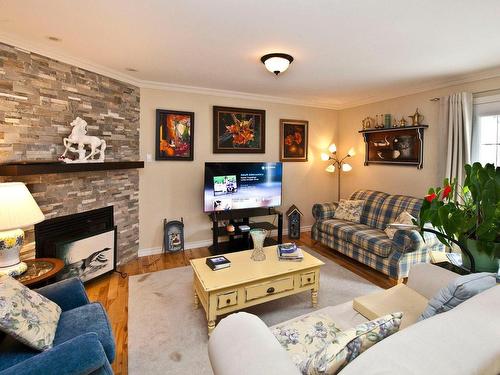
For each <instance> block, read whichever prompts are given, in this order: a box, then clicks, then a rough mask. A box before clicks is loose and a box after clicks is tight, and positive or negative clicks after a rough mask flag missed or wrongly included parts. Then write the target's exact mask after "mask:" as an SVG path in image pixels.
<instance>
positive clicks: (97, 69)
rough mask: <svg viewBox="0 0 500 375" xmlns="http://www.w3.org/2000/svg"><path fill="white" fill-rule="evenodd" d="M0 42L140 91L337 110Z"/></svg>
mask: <svg viewBox="0 0 500 375" xmlns="http://www.w3.org/2000/svg"><path fill="white" fill-rule="evenodd" d="M0 42H2V43H5V44H8V45H11V46H13V47H14V48H17V49H20V50H23V51H25V52H32V53H36V54H39V55H42V56H46V57H48V58H51V59H54V60H58V61H61V62H64V63H67V64H70V65H74V66H77V67H79V68H82V69H85V70H88V71H91V72H94V73H98V74H101V75H103V76H106V77H109V78H113V79H116V80H119V81H122V82H125V83H129V84H131V85H135V86H138V87H140V88H147V89H155V90H166V91H177V92H186V93H193V94H202V95H213V96H225V97H231V98H240V99H246V100H257V101H266V102H271V103H280V104H289V105H298V106H304V107H313V108H323V109H338V108H337V106H336V105H331V104H328V103H320V102H314V101H305V100H300V99H292V98H287V97H279V96H271V95H261V94H253V93H248V92H242V91H232V90H221V89H212V88H208V87H197V86H188V85H179V84H173V83H167V82H157V81H148V80H141V79H138V78H135V77H132V76H131V75H129V74H126V73H122V72H120V71H118V70H116V69H111V68H108V67H105V66H103V65H100V64H96V63H94V62H92V61H90V60H86V59H82V58H79V57H74V56H71V55H68V54H64V53H61V52H59V51H57V50H56V49H55V48H50V47H48V46H46V45H43V44H42V43H35V42H32V41H28V40H26V39H23V38H20V37H17V36H14V35H11V34H7V33H3V32H0Z"/></svg>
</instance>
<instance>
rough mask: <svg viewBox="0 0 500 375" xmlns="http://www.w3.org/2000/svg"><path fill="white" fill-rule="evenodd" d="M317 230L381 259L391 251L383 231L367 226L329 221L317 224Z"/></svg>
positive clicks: (335, 220) (336, 220) (387, 238)
mask: <svg viewBox="0 0 500 375" xmlns="http://www.w3.org/2000/svg"><path fill="white" fill-rule="evenodd" d="M318 230H320V231H321V232H323V233H327V234H328V235H332V236H334V237H337V238H339V239H341V240H343V241H347V242H350V243H352V244H354V245H356V246H357V247H359V248H361V249H363V250H365V251H369V252H371V253H373V254H376V255H378V256H381V257H387V256H389V254H390V253H391V251H392V240H390V239H389V237H387V234H385V232H384V231H383V230H380V229H375V228H370V227H369V226H368V225H364V224H355V223H351V222H349V221H344V220H339V219H331V220H324V221H321V222H319V223H318Z"/></svg>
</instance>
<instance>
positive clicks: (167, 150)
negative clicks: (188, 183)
mask: <svg viewBox="0 0 500 375" xmlns="http://www.w3.org/2000/svg"><path fill="white" fill-rule="evenodd" d="M193 159H194V112H180V111H170V110H166V109H157V110H156V160H193Z"/></svg>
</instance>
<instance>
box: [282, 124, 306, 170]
mask: <svg viewBox="0 0 500 375" xmlns="http://www.w3.org/2000/svg"><path fill="white" fill-rule="evenodd" d="M308 127H309V122H308V121H303V120H280V160H281V161H307V143H308Z"/></svg>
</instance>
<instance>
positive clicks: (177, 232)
mask: <svg viewBox="0 0 500 375" xmlns="http://www.w3.org/2000/svg"><path fill="white" fill-rule="evenodd" d="M163 231H164V232H163V241H164V243H163V249H164V251H165V252H168V253H171V252H176V251H182V250H184V220H183V219H182V218H181V220H180V221H179V220H172V221H167V219H165V220H164V221H163Z"/></svg>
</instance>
